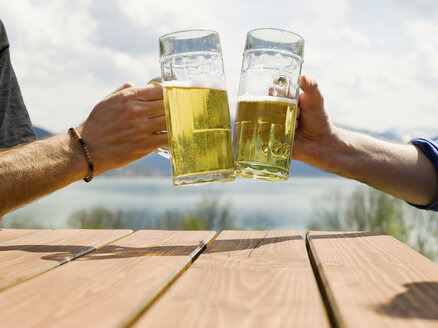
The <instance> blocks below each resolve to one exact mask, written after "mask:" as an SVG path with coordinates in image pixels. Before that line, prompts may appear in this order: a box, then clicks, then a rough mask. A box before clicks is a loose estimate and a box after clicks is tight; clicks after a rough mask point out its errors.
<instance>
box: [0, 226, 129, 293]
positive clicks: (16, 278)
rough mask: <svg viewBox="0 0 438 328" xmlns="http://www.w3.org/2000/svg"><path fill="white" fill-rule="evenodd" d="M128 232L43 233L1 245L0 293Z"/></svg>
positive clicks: (69, 231)
mask: <svg viewBox="0 0 438 328" xmlns="http://www.w3.org/2000/svg"><path fill="white" fill-rule="evenodd" d="M131 232H132V231H131V230H79V229H67V230H44V231H42V232H39V233H36V234H31V235H29V236H26V237H23V238H19V239H14V240H10V241H6V242H2V243H0V290H4V289H6V288H8V287H11V286H13V285H15V284H17V283H19V282H21V281H24V280H27V279H30V278H32V277H34V276H36V275H38V274H41V273H42V272H45V271H47V270H50V269H52V268H54V267H56V266H58V265H61V264H63V263H65V262H67V261H70V260H72V259H75V258H77V257H79V256H81V255H83V254H86V253H88V252H91V251H93V250H95V249H96V248H99V247H101V246H103V245H105V244H108V243H110V242H112V241H114V240H116V239H118V238H121V237H123V236H126V235H128V234H129V233H131Z"/></svg>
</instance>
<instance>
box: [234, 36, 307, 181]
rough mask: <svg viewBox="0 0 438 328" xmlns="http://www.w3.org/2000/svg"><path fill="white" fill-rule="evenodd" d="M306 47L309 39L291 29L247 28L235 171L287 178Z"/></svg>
mask: <svg viewBox="0 0 438 328" xmlns="http://www.w3.org/2000/svg"><path fill="white" fill-rule="evenodd" d="M303 49H304V39H303V38H302V37H300V36H299V35H297V34H295V33H292V32H288V31H283V30H279V29H272V28H261V29H255V30H252V31H250V32H248V34H247V38H246V45H245V50H244V53H243V62H242V69H241V75H240V84H239V93H238V99H237V110H236V119H235V123H234V137H233V151H234V165H235V169H236V174H238V175H240V176H242V177H246V178H252V179H262V180H271V181H280V180H287V179H288V177H289V168H290V162H291V154H292V146H293V140H294V135H295V122H296V114H297V104H298V93H299V80H300V74H301V65H302V62H303Z"/></svg>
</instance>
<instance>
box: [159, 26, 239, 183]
mask: <svg viewBox="0 0 438 328" xmlns="http://www.w3.org/2000/svg"><path fill="white" fill-rule="evenodd" d="M159 45H160V63H161V78H162V81H163V87H164V100H165V108H166V121H167V130H168V136H169V149H170V155H171V156H170V157H171V158H170V160H171V168H172V176H173V184H174V185H175V186H183V185H194V184H204V183H213V182H225V181H232V180H234V178H235V173H234V168H233V159H232V151H231V121H230V112H229V106H228V96H227V91H226V86H225V75H224V69H223V62H222V52H221V47H220V41H219V34H218V33H217V32H214V31H207V30H190V31H181V32H175V33H171V34H167V35H164V36H162V37H161V38H160V40H159Z"/></svg>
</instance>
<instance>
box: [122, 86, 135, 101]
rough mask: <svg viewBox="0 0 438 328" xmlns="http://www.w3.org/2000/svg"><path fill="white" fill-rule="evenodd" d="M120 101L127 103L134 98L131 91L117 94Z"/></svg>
mask: <svg viewBox="0 0 438 328" xmlns="http://www.w3.org/2000/svg"><path fill="white" fill-rule="evenodd" d="M119 97H120V101H121V102H122V103H125V102H128V101H130V100H132V99H134V98H135V93H134V92H132V90H126V89H125V90H122V91H120V92H119Z"/></svg>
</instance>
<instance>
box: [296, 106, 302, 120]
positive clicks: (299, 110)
mask: <svg viewBox="0 0 438 328" xmlns="http://www.w3.org/2000/svg"><path fill="white" fill-rule="evenodd" d="M300 115H301V108H300V106H297V119H298V118H299V117H300Z"/></svg>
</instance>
